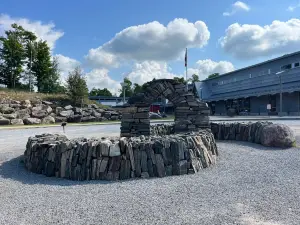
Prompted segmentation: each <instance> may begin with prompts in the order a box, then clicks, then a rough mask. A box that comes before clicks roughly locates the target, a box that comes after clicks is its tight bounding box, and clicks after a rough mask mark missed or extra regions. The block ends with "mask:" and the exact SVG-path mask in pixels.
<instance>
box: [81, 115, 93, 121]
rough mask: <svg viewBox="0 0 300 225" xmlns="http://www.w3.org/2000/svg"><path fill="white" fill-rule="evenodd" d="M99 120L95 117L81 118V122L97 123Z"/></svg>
mask: <svg viewBox="0 0 300 225" xmlns="http://www.w3.org/2000/svg"><path fill="white" fill-rule="evenodd" d="M96 121H97V118H96V117H94V116H86V117H82V118H81V122H96Z"/></svg>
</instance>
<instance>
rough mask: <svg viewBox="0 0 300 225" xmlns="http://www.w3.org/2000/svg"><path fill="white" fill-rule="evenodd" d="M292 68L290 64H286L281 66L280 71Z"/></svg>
mask: <svg viewBox="0 0 300 225" xmlns="http://www.w3.org/2000/svg"><path fill="white" fill-rule="evenodd" d="M289 69H292V64H287V65H284V66H282V67H281V71H284V70H289Z"/></svg>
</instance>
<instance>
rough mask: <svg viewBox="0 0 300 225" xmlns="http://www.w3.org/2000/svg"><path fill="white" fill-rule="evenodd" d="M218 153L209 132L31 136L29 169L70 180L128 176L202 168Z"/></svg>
mask: <svg viewBox="0 0 300 225" xmlns="http://www.w3.org/2000/svg"><path fill="white" fill-rule="evenodd" d="M217 155H218V151H217V147H216V144H215V140H214V137H213V135H212V133H211V132H210V131H209V130H202V131H200V132H197V133H190V134H187V135H186V134H177V135H168V136H161V137H157V136H153V137H151V136H148V137H147V136H140V137H131V138H125V137H122V138H118V139H105V138H102V139H98V140H97V139H85V138H82V139H75V140H68V139H67V138H66V137H65V136H62V135H50V134H44V135H36V136H35V137H30V138H29V139H28V142H27V146H26V151H25V153H24V163H25V167H26V168H27V169H28V170H29V171H31V172H34V173H39V174H44V175H46V176H56V177H61V178H66V179H71V180H125V179H130V178H149V177H165V176H171V175H182V174H190V173H195V172H199V171H200V170H201V169H203V168H207V167H209V166H211V165H213V164H215V162H216V157H217Z"/></svg>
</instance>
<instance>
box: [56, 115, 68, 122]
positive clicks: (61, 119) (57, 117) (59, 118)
mask: <svg viewBox="0 0 300 225" xmlns="http://www.w3.org/2000/svg"><path fill="white" fill-rule="evenodd" d="M66 121H67V117H63V116H56V117H55V122H56V123H61V122H66Z"/></svg>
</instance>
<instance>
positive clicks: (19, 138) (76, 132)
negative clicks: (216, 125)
mask: <svg viewBox="0 0 300 225" xmlns="http://www.w3.org/2000/svg"><path fill="white" fill-rule="evenodd" d="M231 122H234V121H231ZM273 122H274V123H275V122H276V123H283V124H287V125H289V126H290V127H291V128H292V129H293V130H294V131H295V133H296V135H297V136H300V120H296V121H289V120H278V121H273ZM42 133H62V134H63V130H62V127H48V128H30V129H4V130H0V162H1V161H4V160H7V159H10V158H14V157H17V156H19V155H21V154H23V152H24V148H25V145H26V142H27V139H28V137H30V136H34V135H36V134H42ZM65 134H66V135H67V136H68V137H69V138H75V137H98V138H100V137H109V136H119V135H120V124H111V125H92V126H67V127H66V133H65Z"/></svg>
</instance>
